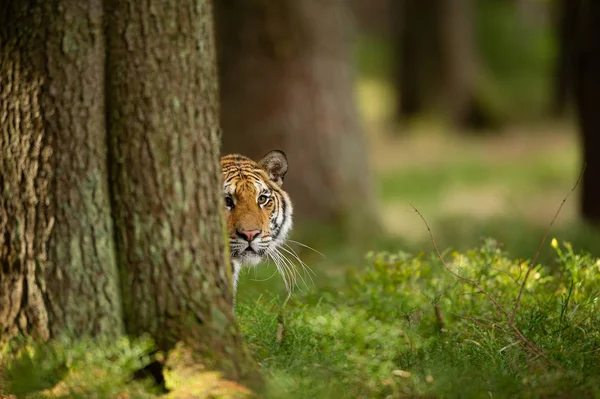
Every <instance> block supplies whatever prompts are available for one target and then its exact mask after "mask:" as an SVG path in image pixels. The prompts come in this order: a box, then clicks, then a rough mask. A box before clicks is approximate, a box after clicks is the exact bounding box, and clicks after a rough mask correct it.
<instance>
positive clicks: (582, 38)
mask: <svg viewBox="0 0 600 399" xmlns="http://www.w3.org/2000/svg"><path fill="white" fill-rule="evenodd" d="M573 1H574V2H575V3H577V5H576V15H577V24H576V26H578V30H577V36H576V37H577V42H576V43H574V45H573V46H574V50H573V53H572V60H571V63H570V65H571V66H572V68H571V73H572V75H571V77H570V79H571V81H572V82H573V94H574V97H575V108H576V110H577V116H578V120H579V130H580V132H581V137H582V146H583V161H584V162H585V163H586V168H585V172H584V174H583V181H582V194H581V213H582V216H583V217H584V218H585V219H586V220H588V221H590V222H592V223H593V224H595V225H596V226H599V227H600V157H599V156H598V152H599V151H600V113H599V112H598V104H600V75H599V74H598V71H600V2H598V1H594V0H573Z"/></svg>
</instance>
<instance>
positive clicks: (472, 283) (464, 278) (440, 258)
mask: <svg viewBox="0 0 600 399" xmlns="http://www.w3.org/2000/svg"><path fill="white" fill-rule="evenodd" d="M411 206H412V208H413V209H414V211H415V212H416V213H417V215H419V217H420V218H421V220H422V221H423V223H425V227H427V232H428V233H429V238H430V240H431V243H432V244H433V249H434V250H435V253H436V255H437V257H438V259H439V260H440V262H442V265H443V266H444V268H446V270H448V271H449V272H450V274H452V275H453V276H454V277H456V278H457V279H459V280H462V281H466V282H468V283H469V284H471V285H473V286H475V288H477V289H478V290H479V292H481V293H482V294H484V295H485V296H487V297H488V299H489V300H490V302H492V303H493V304H494V306H496V308H497V309H498V310H499V311H500V312H501V313H503V314H504V316H506V318H507V319H510V317H509V316H510V315H509V314H508V312H507V311H506V310H504V308H503V307H502V306H500V304H499V303H498V301H497V300H496V298H494V297H493V296H492V294H490V293H489V292H487V291H486V290H484V289H483V288H482V287H481V285H479V283H478V282H477V281H475V280H472V279H470V278H468V277H465V276H461V275H460V274H458V273H456V272H455V271H454V270H452V269H451V268H450V266H448V264H447V263H446V261H445V260H444V258H443V257H442V254H441V252H440V250H439V249H438V246H437V244H436V243H435V239H434V238H433V233H432V232H431V227H429V223H427V220H426V219H425V217H424V216H423V214H422V213H421V212H420V211H419V210H418V209H417V208H415V207H414V206H413V205H411Z"/></svg>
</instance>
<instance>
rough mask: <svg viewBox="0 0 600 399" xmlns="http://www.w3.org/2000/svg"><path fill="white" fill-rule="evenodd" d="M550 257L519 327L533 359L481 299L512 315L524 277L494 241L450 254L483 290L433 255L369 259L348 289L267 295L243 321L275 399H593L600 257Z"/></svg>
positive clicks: (598, 356) (564, 252)
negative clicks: (282, 296)
mask: <svg viewBox="0 0 600 399" xmlns="http://www.w3.org/2000/svg"><path fill="white" fill-rule="evenodd" d="M554 255H555V257H556V259H557V264H558V267H552V268H547V267H544V266H542V265H537V266H536V268H535V269H534V271H533V272H532V273H531V276H530V278H529V279H528V280H527V284H526V290H525V293H524V295H523V297H522V299H521V307H520V309H519V311H518V313H517V316H516V318H515V322H514V325H515V327H516V328H517V329H518V331H519V332H520V333H522V334H523V335H524V337H526V339H527V340H529V341H530V342H531V343H532V345H534V346H535V350H536V351H538V352H532V351H531V350H530V349H528V348H527V346H526V345H525V344H524V342H525V341H524V340H522V339H520V338H518V337H517V335H516V334H515V333H514V331H512V330H511V327H510V325H509V323H508V322H507V319H506V318H505V317H504V316H503V315H502V311H499V310H498V308H496V306H495V305H494V304H493V302H492V301H490V299H488V298H487V297H486V295H483V294H481V292H480V289H481V290H484V291H486V292H488V293H490V294H491V295H492V296H493V297H494V301H497V303H498V304H499V305H500V306H501V308H502V309H504V310H506V311H507V312H509V313H511V312H512V309H513V304H514V300H515V298H516V297H517V296H518V292H519V288H520V283H521V282H522V281H523V279H524V275H525V272H526V268H527V266H526V263H524V262H522V261H520V260H516V259H512V258H510V257H508V256H507V254H505V253H504V252H502V251H501V250H500V249H499V247H498V246H497V244H496V242H495V241H493V240H488V241H486V243H485V244H484V245H483V246H482V247H479V248H476V249H473V250H470V251H466V252H464V253H462V254H459V253H450V251H447V253H446V254H445V259H446V260H447V262H448V264H449V265H450V267H451V268H452V269H453V270H455V271H456V272H457V273H460V274H461V275H464V276H467V277H468V278H470V279H473V280H474V281H477V282H478V284H479V286H478V287H477V286H474V285H473V284H471V283H468V282H464V281H461V280H459V279H457V278H456V277H454V276H453V275H452V274H451V273H449V272H448V271H447V270H446V269H445V268H444V267H443V266H442V264H441V262H440V261H439V260H438V259H437V257H435V256H434V255H430V254H424V253H419V254H416V255H412V254H408V253H405V252H397V253H371V254H370V255H369V256H368V258H367V260H365V263H366V267H365V268H364V269H363V270H362V271H360V272H357V273H354V274H351V275H349V276H347V282H346V284H345V286H344V287H343V288H339V287H338V288H337V289H329V290H326V289H322V290H320V291H319V292H313V293H304V294H299V295H297V296H296V297H295V298H294V299H291V300H289V301H288V302H282V301H281V299H280V298H278V297H277V296H273V295H268V294H265V295H262V296H260V297H258V298H257V299H255V300H246V301H242V303H240V306H239V307H238V309H237V310H238V316H239V319H240V323H241V325H242V327H243V329H244V333H245V335H246V339H247V341H248V343H249V345H250V348H251V349H252V351H253V353H254V355H255V357H256V359H257V360H258V361H259V363H260V364H261V366H262V368H263V371H264V372H265V373H266V375H267V376H268V377H269V381H270V383H269V386H270V389H271V397H277V398H278V397H287V398H330V397H331V398H334V397H335V398H340V397H343V398H346V397H348V398H350V397H352V398H358V397H365V398H367V397H369V398H371V397H374V398H377V397H381V398H385V397H392V398H394V397H462V398H470V397H548V396H553V397H556V396H561V395H562V397H600V353H599V352H598V348H599V347H600V313H598V310H600V309H598V306H599V301H600V260H598V259H594V258H592V257H590V256H587V255H583V254H578V253H577V252H575V251H574V250H572V247H571V246H570V244H564V245H563V246H561V247H558V246H557V247H556V248H555V249H554ZM436 305H437V306H439V308H440V309H441V311H440V314H441V319H439V318H438V317H436V312H435V306H436ZM440 321H441V322H442V323H443V326H441V325H440ZM278 334H280V337H279V338H278Z"/></svg>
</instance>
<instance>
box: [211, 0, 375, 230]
mask: <svg viewBox="0 0 600 399" xmlns="http://www.w3.org/2000/svg"><path fill="white" fill-rule="evenodd" d="M216 4H217V28H218V35H219V46H220V47H219V55H220V59H219V72H220V78H221V98H222V102H221V104H222V108H221V109H222V126H223V132H224V138H223V146H224V153H231V152H238V153H241V154H244V155H247V156H250V157H252V158H254V159H259V158H260V157H261V156H262V155H264V154H265V153H267V152H268V151H270V150H272V149H281V150H283V151H284V152H286V154H287V155H288V160H289V164H290V172H289V173H288V174H287V175H286V181H285V183H284V187H285V188H286V189H287V190H288V192H289V194H290V196H291V197H292V200H293V202H294V212H295V214H296V216H297V220H302V221H307V220H313V221H320V222H323V221H324V222H330V223H334V225H335V226H337V227H339V228H340V230H341V231H343V232H346V233H351V234H352V233H353V234H363V233H366V232H367V231H369V230H370V231H372V228H373V227H374V226H375V225H376V224H377V223H376V222H375V216H374V215H375V213H374V211H373V209H374V198H373V189H372V186H371V175H370V173H369V166H368V163H367V160H366V154H365V142H364V139H363V136H362V131H361V128H360V125H359V121H358V117H357V112H356V107H355V102H354V92H353V82H354V75H353V70H352V67H351V61H350V47H349V40H348V39H349V37H348V35H349V32H348V31H347V29H346V25H345V23H346V22H347V20H348V17H347V15H346V10H345V5H344V1H343V0H330V1H322V0H305V1H297V0H220V1H218V2H216Z"/></svg>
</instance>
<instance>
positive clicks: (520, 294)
mask: <svg viewBox="0 0 600 399" xmlns="http://www.w3.org/2000/svg"><path fill="white" fill-rule="evenodd" d="M585 167H586V164H583V167H582V168H581V172H580V173H579V177H578V178H577V181H576V182H575V185H574V186H573V188H572V189H571V191H569V193H568V194H567V195H566V196H565V197H564V198H563V200H562V202H561V203H560V206H559V207H558V209H557V210H556V213H555V214H554V217H553V218H552V220H551V221H550V224H549V225H548V228H546V232H545V233H544V237H543V238H542V241H541V242H540V245H539V246H538V249H537V251H536V252H535V255H534V257H533V259H532V260H531V263H530V264H529V268H528V269H527V273H525V277H524V278H523V282H522V283H521V289H520V290H519V295H518V296H517V299H516V300H515V306H514V307H513V311H512V315H511V317H510V322H511V323H513V322H514V320H515V317H516V316H517V311H518V310H519V305H520V304H521V296H522V295H523V291H525V284H526V283H527V279H528V278H529V274H531V271H532V270H533V268H534V267H535V262H537V258H538V257H539V256H540V253H541V252H542V248H543V247H544V244H545V243H546V240H547V239H548V234H550V229H552V226H553V225H554V222H555V221H556V219H557V218H558V215H559V214H560V211H561V210H562V208H563V206H564V205H565V203H566V202H567V199H569V197H570V196H571V194H573V192H574V191H575V190H576V189H577V186H579V182H581V179H582V178H583V172H585Z"/></svg>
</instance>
